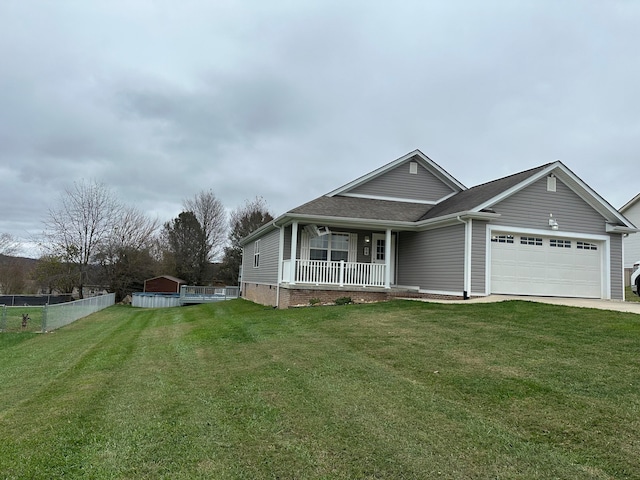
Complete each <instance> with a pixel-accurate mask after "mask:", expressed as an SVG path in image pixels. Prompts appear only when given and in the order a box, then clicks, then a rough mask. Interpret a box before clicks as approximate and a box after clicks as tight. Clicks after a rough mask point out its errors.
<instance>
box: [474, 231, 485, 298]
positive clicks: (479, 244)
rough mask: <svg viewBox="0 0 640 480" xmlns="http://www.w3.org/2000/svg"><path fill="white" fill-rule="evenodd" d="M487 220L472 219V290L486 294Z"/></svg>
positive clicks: (476, 293) (475, 292)
mask: <svg viewBox="0 0 640 480" xmlns="http://www.w3.org/2000/svg"><path fill="white" fill-rule="evenodd" d="M486 235H487V222H482V221H479V220H472V224H471V292H470V295H474V294H475V295H484V293H485V290H486V276H485V270H486V266H487V236H486Z"/></svg>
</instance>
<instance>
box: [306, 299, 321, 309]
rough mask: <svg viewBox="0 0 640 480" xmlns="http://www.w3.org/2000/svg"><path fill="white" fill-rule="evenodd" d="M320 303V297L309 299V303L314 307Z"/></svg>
mask: <svg viewBox="0 0 640 480" xmlns="http://www.w3.org/2000/svg"><path fill="white" fill-rule="evenodd" d="M319 303H320V299H319V298H315V297H314V298H310V299H309V305H311V306H312V307H313V306H315V305H318V304H319Z"/></svg>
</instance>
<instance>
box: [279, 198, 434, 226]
mask: <svg viewBox="0 0 640 480" xmlns="http://www.w3.org/2000/svg"><path fill="white" fill-rule="evenodd" d="M432 207H433V206H432V205H425V204H422V203H408V202H394V201H390V200H374V199H370V198H358V197H342V196H338V195H336V196H333V197H328V196H322V197H318V198H316V199H315V200H311V201H310V202H308V203H305V204H304V205H300V206H299V207H296V208H294V209H293V210H289V212H288V213H297V214H303V215H323V216H328V217H344V218H362V219H369V220H390V221H400V222H415V221H417V220H418V219H420V217H422V216H424V215H425V213H427V211H428V210H429V209H430V208H432Z"/></svg>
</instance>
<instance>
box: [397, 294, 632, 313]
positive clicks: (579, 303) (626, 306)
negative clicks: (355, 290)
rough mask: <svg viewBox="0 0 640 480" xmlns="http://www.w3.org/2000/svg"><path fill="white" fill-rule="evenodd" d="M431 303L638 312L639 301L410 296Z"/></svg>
mask: <svg viewBox="0 0 640 480" xmlns="http://www.w3.org/2000/svg"><path fill="white" fill-rule="evenodd" d="M408 300H418V301H421V302H432V303H492V302H505V301H507V300H522V301H526V302H539V303H550V304H553V305H566V306H568V307H582V308H598V309H600V310H613V311H617V312H627V313H637V314H640V302H623V301H620V300H596V299H593V298H560V297H528V296H515V295H489V296H488V297H475V298H470V299H469V300H434V299H430V298H412V299H408Z"/></svg>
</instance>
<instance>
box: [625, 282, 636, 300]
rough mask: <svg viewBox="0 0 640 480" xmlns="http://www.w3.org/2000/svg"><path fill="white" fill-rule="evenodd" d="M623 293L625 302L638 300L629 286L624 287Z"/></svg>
mask: <svg viewBox="0 0 640 480" xmlns="http://www.w3.org/2000/svg"><path fill="white" fill-rule="evenodd" d="M624 295H625V296H624V298H625V300H626V301H627V302H640V297H639V296H638V295H636V294H635V293H633V292H632V291H631V286H627V287H624Z"/></svg>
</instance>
